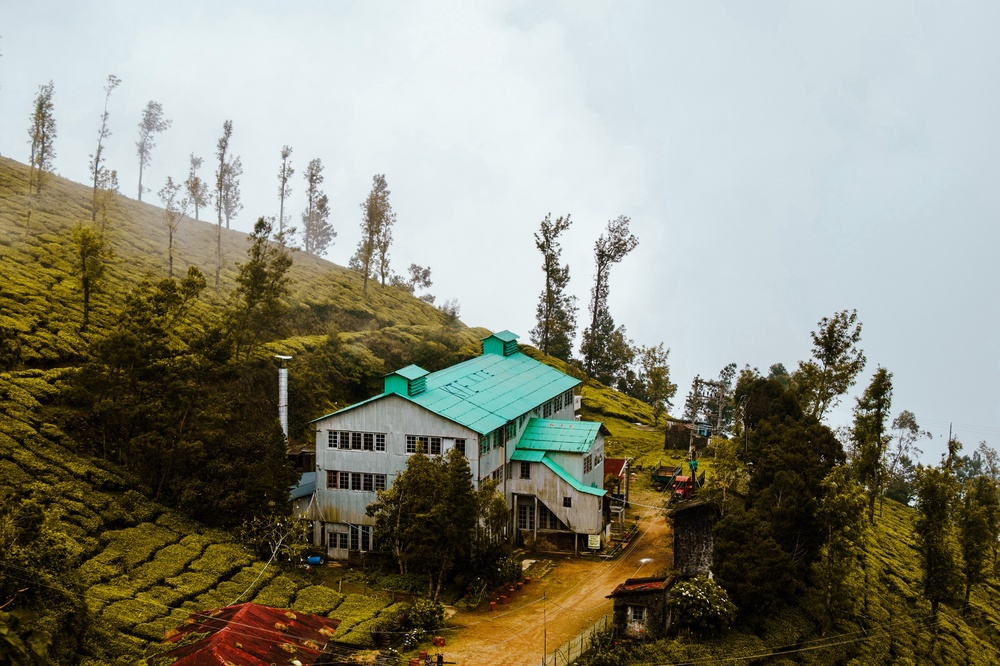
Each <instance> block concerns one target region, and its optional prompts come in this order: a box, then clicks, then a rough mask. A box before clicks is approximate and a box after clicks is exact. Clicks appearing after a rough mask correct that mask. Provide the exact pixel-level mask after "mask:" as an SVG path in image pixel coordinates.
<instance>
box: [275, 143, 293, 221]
mask: <svg viewBox="0 0 1000 666" xmlns="http://www.w3.org/2000/svg"><path fill="white" fill-rule="evenodd" d="M291 156H292V149H291V147H289V146H282V147H281V168H280V169H279V170H278V236H280V237H284V235H285V200H286V199H287V198H288V197H290V196H291V195H292V176H293V175H294V174H295V169H293V168H292V162H291V159H290V158H291Z"/></svg>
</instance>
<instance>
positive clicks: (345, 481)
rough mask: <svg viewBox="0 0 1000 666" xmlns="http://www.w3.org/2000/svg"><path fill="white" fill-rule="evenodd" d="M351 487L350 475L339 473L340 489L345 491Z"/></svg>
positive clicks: (348, 473)
mask: <svg viewBox="0 0 1000 666" xmlns="http://www.w3.org/2000/svg"><path fill="white" fill-rule="evenodd" d="M350 487H351V473H350V472H341V473H340V489H341V490H347V489H349V488H350Z"/></svg>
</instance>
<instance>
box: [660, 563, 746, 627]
mask: <svg viewBox="0 0 1000 666" xmlns="http://www.w3.org/2000/svg"><path fill="white" fill-rule="evenodd" d="M667 604H668V605H669V607H670V610H671V613H672V615H671V617H673V618H674V622H675V623H676V626H677V627H679V628H681V629H687V630H688V631H690V632H691V633H694V634H696V635H698V636H708V635H711V634H714V633H716V632H718V631H720V630H723V629H727V628H728V627H729V626H730V625H731V624H732V623H733V620H735V619H736V605H735V604H733V602H732V601H730V600H729V595H728V594H726V591H725V590H724V589H722V588H721V587H719V585H718V584H717V583H716V582H715V581H713V580H712V579H711V578H707V577H702V576H699V577H697V578H692V579H691V580H685V581H681V582H679V583H677V584H676V585H674V587H673V589H672V590H671V591H670V597H669V598H668V599H667Z"/></svg>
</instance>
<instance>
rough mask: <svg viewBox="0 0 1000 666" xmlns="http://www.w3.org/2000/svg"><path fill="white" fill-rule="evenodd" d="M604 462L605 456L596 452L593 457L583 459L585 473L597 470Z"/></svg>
mask: <svg viewBox="0 0 1000 666" xmlns="http://www.w3.org/2000/svg"><path fill="white" fill-rule="evenodd" d="M602 460H604V454H603V453H601V452H600V451H597V452H595V453H594V454H593V455H591V454H587V455H585V456H584V457H583V473H584V474H586V473H587V472H589V471H590V470H592V469H595V468H596V467H597V466H598V465H600V464H601V461H602Z"/></svg>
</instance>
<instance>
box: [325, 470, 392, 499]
mask: <svg viewBox="0 0 1000 666" xmlns="http://www.w3.org/2000/svg"><path fill="white" fill-rule="evenodd" d="M385 482H386V476H385V474H369V473H367V472H342V471H339V470H335V469H331V470H327V472H326V488H327V490H360V491H361V492H368V493H373V492H375V491H377V490H385Z"/></svg>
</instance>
